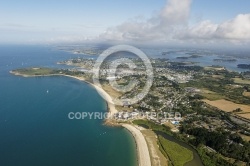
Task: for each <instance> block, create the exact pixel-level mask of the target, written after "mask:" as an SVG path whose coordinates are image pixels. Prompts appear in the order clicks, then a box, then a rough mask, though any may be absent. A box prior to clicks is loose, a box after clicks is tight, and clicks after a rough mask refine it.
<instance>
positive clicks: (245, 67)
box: [237, 64, 250, 69]
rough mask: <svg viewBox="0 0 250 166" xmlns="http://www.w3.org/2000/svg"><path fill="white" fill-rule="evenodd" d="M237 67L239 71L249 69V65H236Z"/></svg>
mask: <svg viewBox="0 0 250 166" xmlns="http://www.w3.org/2000/svg"><path fill="white" fill-rule="evenodd" d="M237 67H238V68H240V69H250V64H238V65H237Z"/></svg>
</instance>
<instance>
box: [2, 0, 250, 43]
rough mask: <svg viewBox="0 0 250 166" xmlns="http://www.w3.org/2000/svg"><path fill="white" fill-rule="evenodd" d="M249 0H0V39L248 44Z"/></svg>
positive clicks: (17, 40)
mask: <svg viewBox="0 0 250 166" xmlns="http://www.w3.org/2000/svg"><path fill="white" fill-rule="evenodd" d="M249 6H250V1H249V0H237V1H236V0H136V1H134V0H133V1H132V0H105V1H104V0H60V1H58V0H22V1H20V0H8V1H3V0H0V43H45V44H51V43H72V42H74V43H77V42H113V43H145V44H152V43H153V44H155V45H157V44H172V45H190V44H193V45H217V46H218V45H232V46H243V47H248V45H249V44H250V7H249Z"/></svg>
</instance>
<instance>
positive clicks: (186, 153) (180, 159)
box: [159, 136, 193, 166]
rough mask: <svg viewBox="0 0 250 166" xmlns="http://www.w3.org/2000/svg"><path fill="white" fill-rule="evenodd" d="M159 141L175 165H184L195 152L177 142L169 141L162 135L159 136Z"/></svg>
mask: <svg viewBox="0 0 250 166" xmlns="http://www.w3.org/2000/svg"><path fill="white" fill-rule="evenodd" d="M159 143H160V144H161V147H162V150H163V151H164V154H167V156H168V157H169V159H170V160H171V162H172V164H173V165H174V166H183V165H184V164H185V163H187V162H189V161H191V160H192V159H193V152H192V151H190V150H188V149H186V148H184V147H182V146H180V145H178V144H177V143H174V142H172V141H169V140H167V139H165V138H163V137H162V136H159Z"/></svg>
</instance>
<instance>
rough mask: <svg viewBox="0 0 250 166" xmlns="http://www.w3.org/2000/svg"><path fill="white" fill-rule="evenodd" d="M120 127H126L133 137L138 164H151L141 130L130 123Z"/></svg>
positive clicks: (141, 165) (146, 165)
mask: <svg viewBox="0 0 250 166" xmlns="http://www.w3.org/2000/svg"><path fill="white" fill-rule="evenodd" d="M122 127H124V128H126V129H127V130H128V131H129V132H130V133H131V134H132V135H133V137H134V139H135V142H136V149H137V156H138V164H139V166H151V160H150V155H149V149H148V145H147V142H146V140H145V137H144V136H143V135H142V133H141V131H140V130H138V129H137V128H135V127H134V126H133V125H130V124H123V125H122Z"/></svg>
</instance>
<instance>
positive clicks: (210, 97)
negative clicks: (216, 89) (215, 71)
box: [201, 93, 224, 101]
mask: <svg viewBox="0 0 250 166" xmlns="http://www.w3.org/2000/svg"><path fill="white" fill-rule="evenodd" d="M201 95H202V96H203V97H205V98H206V99H208V100H212V101H214V100H220V99H223V98H224V97H223V96H222V95H220V94H218V93H202V94H201Z"/></svg>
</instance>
